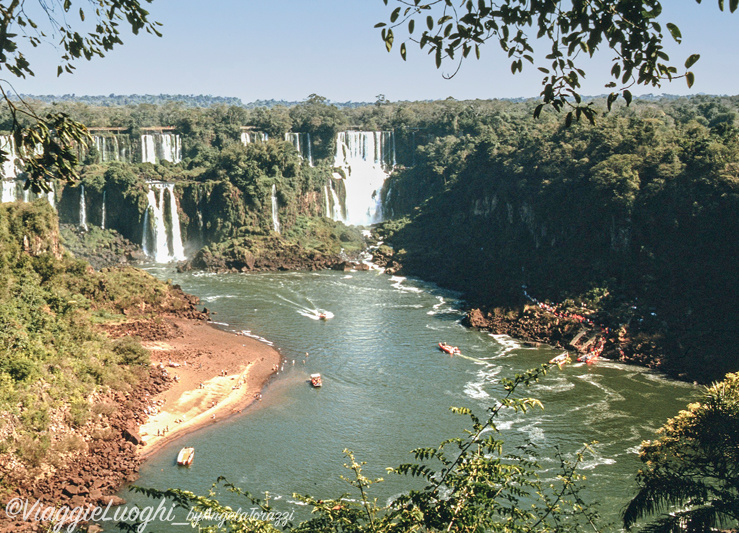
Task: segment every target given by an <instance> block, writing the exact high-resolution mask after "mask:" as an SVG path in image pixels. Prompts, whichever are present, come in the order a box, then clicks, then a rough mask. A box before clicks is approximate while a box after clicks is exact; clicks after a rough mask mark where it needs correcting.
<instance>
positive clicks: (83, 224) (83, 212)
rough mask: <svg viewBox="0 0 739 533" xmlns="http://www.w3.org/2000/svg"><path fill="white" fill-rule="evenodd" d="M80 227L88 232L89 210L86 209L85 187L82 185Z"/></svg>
mask: <svg viewBox="0 0 739 533" xmlns="http://www.w3.org/2000/svg"><path fill="white" fill-rule="evenodd" d="M80 227H81V228H82V230H83V231H87V229H88V228H87V209H86V208H85V186H84V185H80Z"/></svg>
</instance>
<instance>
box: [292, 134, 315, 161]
mask: <svg viewBox="0 0 739 533" xmlns="http://www.w3.org/2000/svg"><path fill="white" fill-rule="evenodd" d="M285 140H286V141H287V142H289V143H292V145H293V146H294V147H295V150H296V151H297V152H298V153H299V154H300V157H302V158H303V159H304V160H306V161H308V165H310V166H313V155H312V153H311V147H310V133H293V132H289V133H286V134H285Z"/></svg>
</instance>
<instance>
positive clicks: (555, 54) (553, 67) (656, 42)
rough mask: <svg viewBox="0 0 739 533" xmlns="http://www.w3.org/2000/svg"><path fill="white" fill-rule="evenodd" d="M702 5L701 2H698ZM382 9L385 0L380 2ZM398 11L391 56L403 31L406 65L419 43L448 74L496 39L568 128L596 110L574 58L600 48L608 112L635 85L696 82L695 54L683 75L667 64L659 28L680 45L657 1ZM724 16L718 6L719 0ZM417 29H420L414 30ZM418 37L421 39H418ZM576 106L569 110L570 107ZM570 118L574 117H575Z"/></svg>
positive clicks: (419, 5) (389, 42) (413, 2)
mask: <svg viewBox="0 0 739 533" xmlns="http://www.w3.org/2000/svg"><path fill="white" fill-rule="evenodd" d="M696 1H697V2H698V3H701V0H696ZM383 2H384V3H385V5H388V0H383ZM392 3H393V5H396V7H395V8H394V9H393V11H392V12H391V14H390V17H389V21H388V22H380V23H378V24H376V26H375V27H377V28H382V40H383V41H384V42H385V47H386V48H387V50H388V51H390V50H391V49H392V47H393V44H394V41H395V32H407V37H406V40H405V41H404V42H402V43H401V45H400V55H401V57H402V58H403V59H404V60H405V59H406V55H407V45H406V43H407V42H411V43H414V44H416V45H418V47H419V48H420V49H421V50H426V51H427V52H428V54H429V55H431V56H433V57H434V61H435V63H436V67H437V68H440V67H441V65H442V64H444V63H445V62H448V61H452V62H455V63H456V67H455V69H454V72H453V73H452V74H449V75H446V77H452V76H454V75H455V74H456V73H457V72H458V71H459V68H460V67H461V64H462V62H463V60H464V59H466V58H467V57H469V55H470V53H472V52H474V55H475V57H476V58H478V59H479V58H480V56H481V48H482V45H483V44H485V43H487V42H488V41H497V42H498V44H499V45H500V48H501V49H502V51H503V52H504V53H505V54H507V56H508V58H509V59H510V60H511V72H512V73H513V74H516V73H518V72H521V71H522V70H523V66H524V62H527V63H530V64H532V65H534V64H536V65H537V67H538V70H539V71H541V72H542V73H543V74H544V78H543V80H542V85H543V89H542V92H541V96H542V102H543V103H542V104H541V105H540V106H539V107H537V108H536V112H535V115H537V116H538V115H539V113H541V110H542V108H543V107H544V106H545V105H551V106H552V107H553V108H554V109H555V110H557V111H560V110H562V109H563V108H565V107H567V108H571V109H572V111H570V112H569V113H568V115H567V122H568V123H569V122H571V121H572V120H573V119H579V118H580V117H581V116H584V117H586V118H587V119H588V120H589V121H590V122H591V123H592V122H593V121H594V117H595V110H594V109H592V107H590V105H584V104H583V103H582V97H581V95H580V88H581V85H580V80H581V79H583V78H584V77H585V71H584V70H583V69H582V68H581V67H580V66H578V65H580V64H581V59H580V56H581V55H582V56H588V57H592V56H593V55H594V54H595V53H596V51H597V50H598V49H599V48H600V47H604V48H608V49H609V50H611V51H612V52H614V53H615V56H614V58H613V59H612V60H611V72H610V74H611V77H612V78H614V80H615V81H612V82H610V83H608V84H607V85H606V87H607V88H609V89H616V88H617V87H619V85H620V88H618V89H617V90H615V91H614V92H612V93H611V94H610V96H609V97H608V102H607V103H608V108H609V109H610V108H611V106H612V105H613V103H614V102H615V101H616V100H617V98H618V96H619V93H620V95H621V96H622V97H623V98H624V100H625V101H626V103H627V104H629V103H630V102H631V98H632V96H631V92H630V91H629V89H630V88H631V87H633V86H634V85H644V86H653V87H659V86H660V85H661V83H662V82H664V81H671V80H673V79H675V78H682V77H684V78H685V79H686V81H687V84H688V87H691V86H692V85H693V82H694V81H695V76H694V74H693V73H692V72H691V71H690V68H691V67H692V66H693V65H694V64H695V63H696V61H698V59H699V58H700V56H699V55H698V54H692V55H690V56H689V57H688V59H687V60H686V61H685V71H684V73H682V74H678V69H677V68H676V67H675V66H673V65H672V64H671V63H670V58H669V56H668V55H667V53H666V52H665V46H664V40H665V37H666V34H665V30H666V31H667V33H669V35H670V37H671V38H672V39H673V40H674V41H676V42H678V43H680V42H681V41H682V34H681V32H680V29H679V28H678V27H677V26H676V25H675V24H673V23H670V22H668V23H666V24H664V29H663V26H662V23H661V22H660V20H661V19H660V16H661V14H662V4H661V2H660V1H659V0H644V1H640V2H631V1H617V0H590V1H582V0H579V1H573V2H555V1H544V2H542V1H538V2H529V1H528V0H503V1H500V2H497V1H493V0H478V1H476V2H473V1H471V0H456V1H455V0H431V1H422V0H393V2H392ZM738 4H739V0H731V1H730V2H729V10H730V11H731V12H732V13H733V12H734V11H735V10H736V9H737V5H738ZM719 8H720V9H721V10H722V11H723V9H724V2H723V0H720V1H719ZM417 27H422V29H421V30H420V31H417ZM419 33H420V35H419ZM537 40H541V41H544V42H545V43H546V45H548V46H549V48H550V50H549V52H548V54H547V55H546V56H545V59H546V62H543V63H539V61H536V60H535V59H534V56H535V52H534V48H533V42H534V41H537ZM572 101H574V104H573V103H572ZM573 113H574V114H573Z"/></svg>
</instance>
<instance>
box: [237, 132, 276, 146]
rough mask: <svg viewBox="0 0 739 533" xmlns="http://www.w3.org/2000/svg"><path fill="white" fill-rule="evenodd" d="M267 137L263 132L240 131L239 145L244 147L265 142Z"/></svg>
mask: <svg viewBox="0 0 739 533" xmlns="http://www.w3.org/2000/svg"><path fill="white" fill-rule="evenodd" d="M268 140H269V135H267V134H266V133H264V132H263V131H242V132H241V143H242V144H244V145H246V144H250V143H254V142H267V141H268Z"/></svg>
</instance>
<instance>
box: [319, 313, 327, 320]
mask: <svg viewBox="0 0 739 533" xmlns="http://www.w3.org/2000/svg"><path fill="white" fill-rule="evenodd" d="M318 320H328V316H327V315H326V313H320V314H319V315H318Z"/></svg>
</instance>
